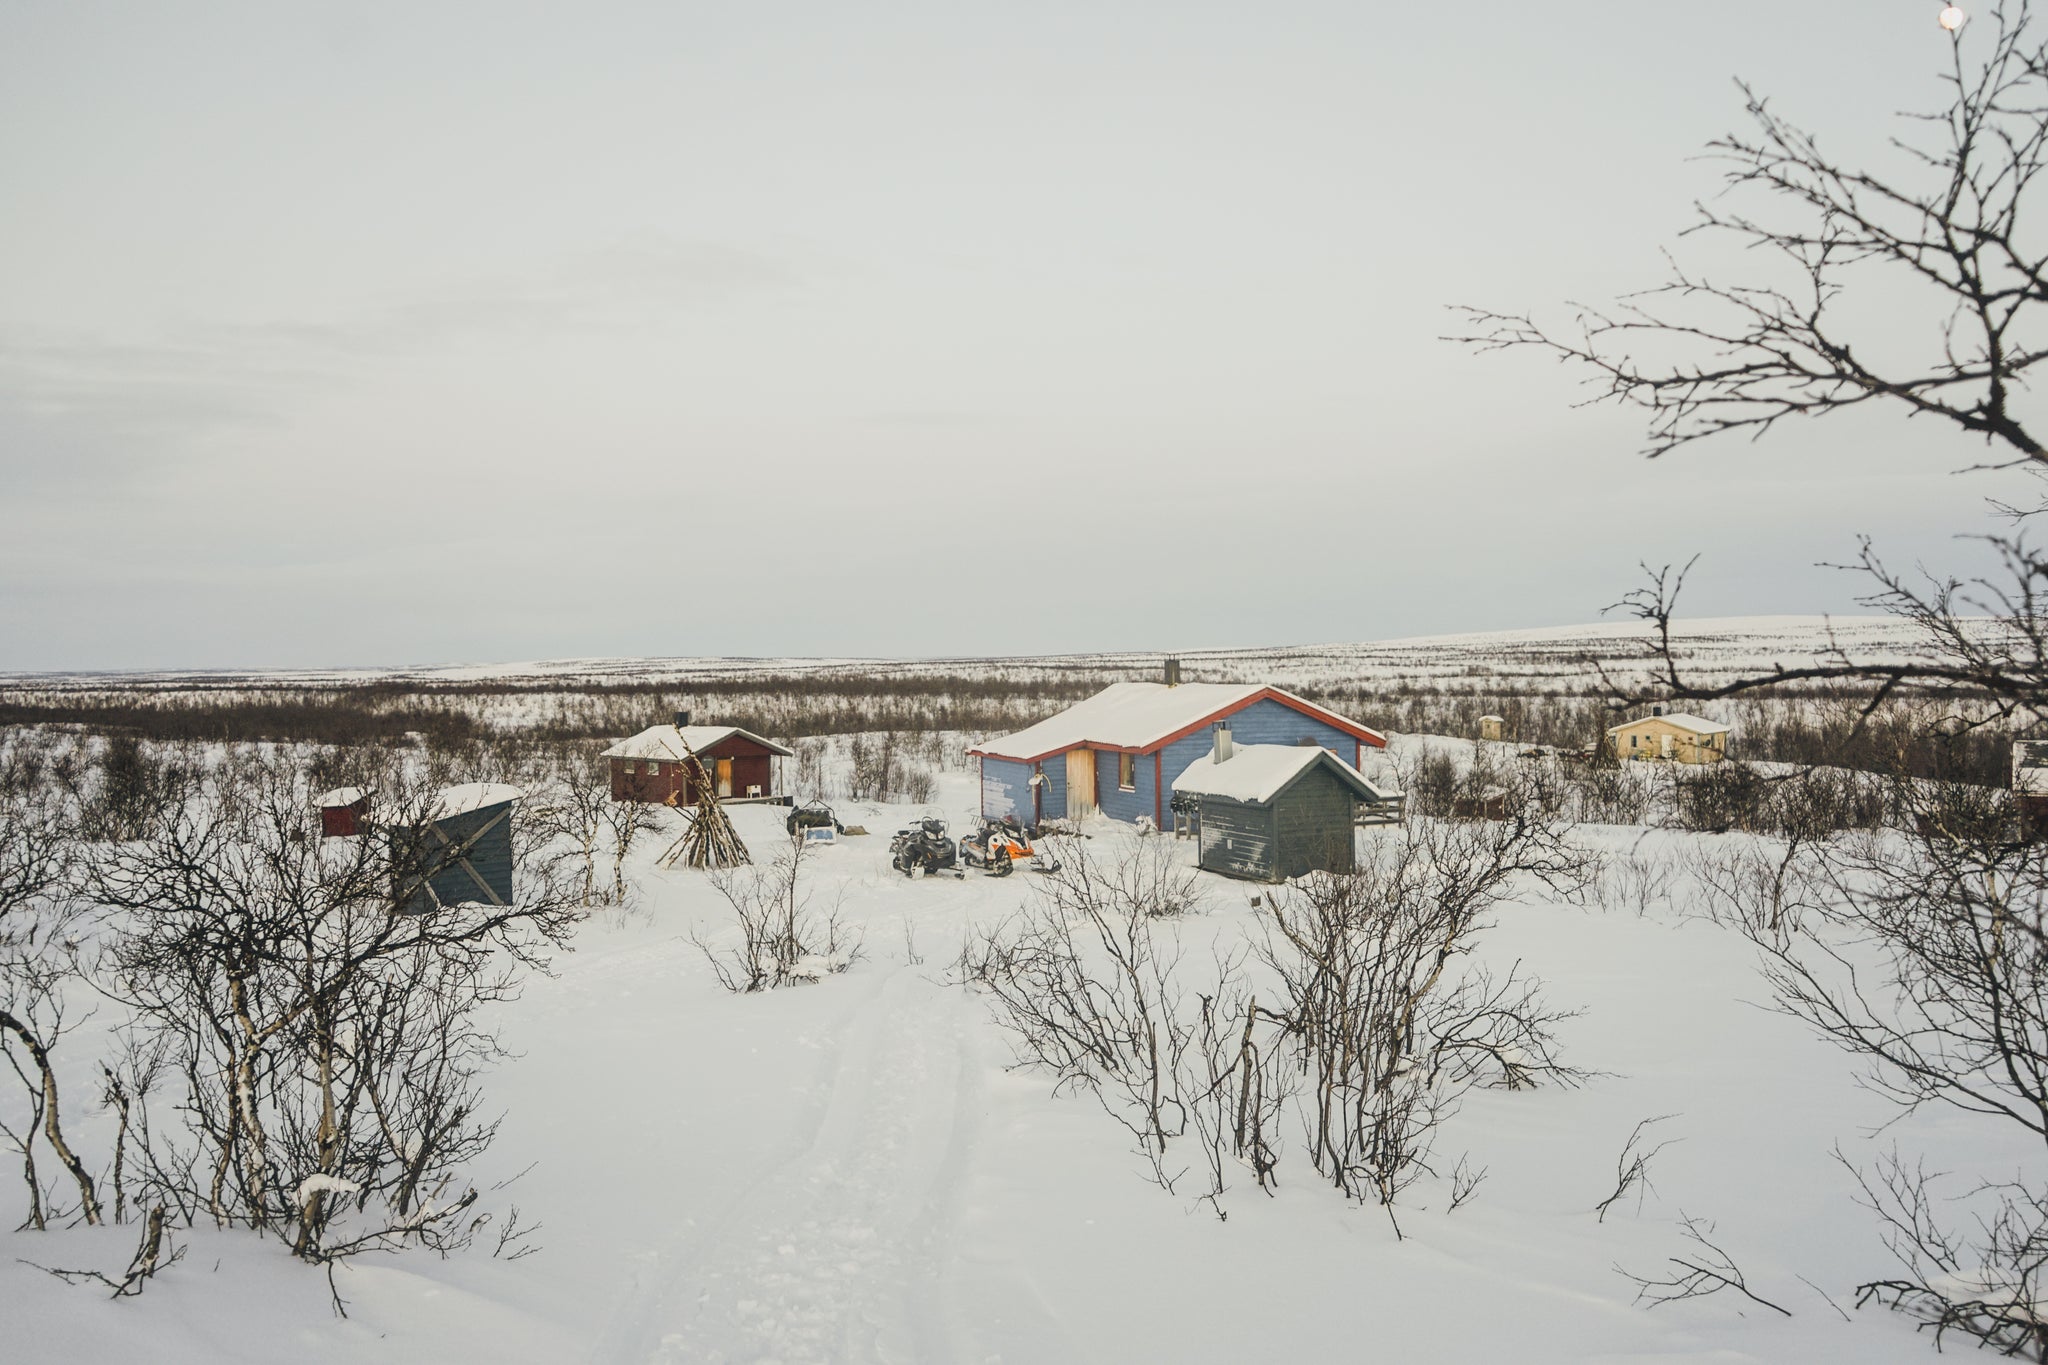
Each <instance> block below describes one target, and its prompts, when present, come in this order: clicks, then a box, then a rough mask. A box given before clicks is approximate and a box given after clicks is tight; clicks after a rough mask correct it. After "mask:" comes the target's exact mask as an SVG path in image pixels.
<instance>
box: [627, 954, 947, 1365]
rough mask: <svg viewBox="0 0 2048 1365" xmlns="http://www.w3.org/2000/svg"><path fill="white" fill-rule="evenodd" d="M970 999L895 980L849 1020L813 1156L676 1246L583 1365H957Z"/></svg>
mask: <svg viewBox="0 0 2048 1365" xmlns="http://www.w3.org/2000/svg"><path fill="white" fill-rule="evenodd" d="M836 984H838V983H834V982H829V981H828V982H826V983H825V984H824V985H823V986H821V987H818V988H816V989H826V990H829V989H833V988H834V986H835V985H836ZM806 989H809V988H806ZM964 1004H965V1002H963V1001H962V1000H961V999H960V998H959V997H958V996H957V995H956V994H955V993H953V992H950V991H946V990H943V989H940V988H938V987H935V986H934V985H932V984H931V983H930V982H929V981H927V980H925V979H924V978H923V977H921V976H920V975H918V974H917V973H916V972H915V971H914V970H911V969H908V968H902V969H898V970H896V971H895V972H893V973H892V974H891V975H889V976H888V977H887V978H886V979H885V980H884V981H883V983H882V985H881V986H880V988H879V989H878V990H877V991H875V993H874V994H873V996H872V997H871V998H870V999H869V1000H868V1001H867V1002H866V1003H865V1005H864V1006H863V1007H862V1009H861V1010H860V1011H859V1012H858V1013H857V1014H856V1015H855V1017H854V1018H853V1019H851V1020H850V1021H849V1026H848V1029H847V1032H846V1037H845V1041H844V1042H843V1043H842V1044H841V1046H840V1049H839V1055H838V1060H837V1063H836V1066H835V1068H834V1072H833V1076H832V1080H831V1083H830V1084H831V1089H830V1093H829V1097H828V1098H827V1100H826V1102H825V1104H824V1105H823V1107H822V1112H821V1113H820V1115H819V1118H818V1121H817V1124H816V1128H815V1130H814V1132H813V1135H812V1139H811V1143H810V1146H809V1147H808V1149H806V1150H805V1151H804V1152H802V1153H801V1154H800V1155H798V1156H796V1157H795V1158H793V1159H791V1160H789V1161H786V1162H784V1163H782V1164H781V1165H779V1166H777V1167H775V1168H773V1169H771V1170H770V1171H769V1172H768V1173H767V1174H766V1175H765V1176H763V1177H762V1178H761V1179H759V1180H757V1181H756V1182H755V1183H754V1184H753V1185H752V1186H751V1187H749V1188H748V1189H746V1190H744V1191H742V1192H741V1193H740V1194H739V1195H738V1196H737V1197H736V1198H735V1199H734V1200H733V1201H732V1202H731V1203H730V1204H729V1205H728V1206H727V1207H726V1208H725V1210H724V1211H723V1212H722V1213H721V1214H720V1215H719V1216H718V1218H717V1219H716V1220H715V1221H714V1222H713V1223H712V1224H711V1225H710V1226H709V1227H707V1228H703V1229H700V1230H698V1231H697V1232H695V1233H694V1234H693V1235H689V1236H686V1237H684V1238H681V1239H679V1241H678V1244H677V1245H676V1246H675V1247H674V1248H673V1249H672V1250H671V1251H670V1252H669V1253H668V1254H665V1255H664V1256H663V1257H662V1260H663V1261H664V1262H666V1263H667V1264H666V1265H664V1266H663V1267H662V1269H661V1270H659V1271H657V1272H656V1273H655V1275H654V1276H652V1277H651V1282H650V1283H648V1284H645V1285H643V1286H642V1288H641V1290H640V1291H639V1292H638V1293H637V1294H635V1295H634V1296H633V1297H632V1299H631V1300H630V1301H629V1302H628V1303H627V1304H625V1305H624V1306H622V1308H621V1309H620V1311H619V1312H618V1313H617V1314H616V1315H615V1316H614V1318H613V1321H612V1325H611V1329H610V1330H609V1331H608V1332H607V1333H606V1334H605V1336H604V1338H603V1339H602V1340H601V1341H600V1343H599V1345H598V1349H597V1351H596V1352H595V1353H594V1354H593V1356H592V1360H593V1365H600V1363H601V1365H641V1363H642V1362H649V1363H654V1362H659V1365H672V1363H675V1365H679V1363H680V1362H685V1361H688V1362H692V1363H693V1365H697V1363H699V1362H701V1363H702V1365H728V1363H730V1365H738V1362H759V1363H760V1365H767V1363H768V1362H777V1363H778V1365H799V1362H821V1361H835V1362H837V1361H846V1362H878V1363H879V1362H908V1361H921V1360H955V1359H961V1358H964V1357H963V1355H962V1353H961V1351H960V1349H958V1345H959V1343H958V1342H957V1339H956V1338H957V1335H958V1333H957V1331H956V1325H957V1324H958V1319H957V1318H956V1316H955V1315H954V1313H953V1312H952V1311H951V1310H950V1307H949V1305H948V1303H947V1299H948V1297H949V1295H948V1291H947V1280H948V1278H949V1277H948V1275H947V1273H946V1267H947V1263H948V1251H949V1243H950V1239H951V1233H952V1229H953V1227H954V1225H955V1223H956V1222H957V1219H956V1216H955V1215H956V1213H957V1208H958V1200H959V1195H960V1191H961V1188H962V1185H963V1183H964V1181H965V1180H966V1178H967V1171H968V1167H969V1164H970V1162H971V1160H972V1148H973V1145H974V1138H975V1130H976V1127H977V1125H978V1122H979V1114H978V1110H979V1104H980V1096H979V1084H978V1079H977V1070H978V1064H977V1062H976V1060H975V1057H974V1052H973V1049H972V1047H971V1045H970V1043H969V1041H968V1039H967V1036H966V1031H965V1023H966V1021H965V1020H963V1018H962V1017H961V1010H962V1008H963V1005H964Z"/></svg>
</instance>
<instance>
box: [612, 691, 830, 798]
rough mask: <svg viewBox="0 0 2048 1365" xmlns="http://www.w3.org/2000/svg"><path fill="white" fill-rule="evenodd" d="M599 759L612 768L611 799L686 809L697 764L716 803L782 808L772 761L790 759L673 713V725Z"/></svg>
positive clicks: (769, 743)
mask: <svg viewBox="0 0 2048 1365" xmlns="http://www.w3.org/2000/svg"><path fill="white" fill-rule="evenodd" d="M604 756H605V757H606V758H607V759H610V760H611V765H612V800H614V801H640V802H645V803H648V804H651V805H661V806H688V805H693V804H695V803H696V800H697V779H696V777H695V776H694V774H696V773H697V772H699V771H700V767H699V765H702V766H701V771H703V772H705V773H708V774H709V775H710V778H711V784H712V786H711V790H712V792H713V793H714V794H715V795H716V796H717V797H718V799H719V800H721V801H767V802H776V803H781V804H787V803H788V800H789V798H788V797H787V796H784V795H781V794H780V793H779V792H778V790H777V787H778V784H777V782H776V780H775V779H776V772H775V760H776V759H778V758H794V757H796V754H795V752H794V751H793V750H790V749H785V748H783V747H782V746H781V745H780V744H777V743H776V742H775V741H773V740H770V739H763V738H762V737H761V736H759V735H757V734H754V733H753V732H751V731H748V730H742V729H741V728H740V727H739V726H737V725H692V724H691V723H690V713H689V712H688V711H679V712H677V713H676V719H675V723H674V724H672V725H654V726H649V727H648V728H647V729H645V730H642V731H641V732H640V733H639V734H637V735H635V736H633V737H632V738H631V739H622V740H620V741H619V742H618V743H617V744H614V745H612V747H611V748H609V749H606V750H605V751H604Z"/></svg>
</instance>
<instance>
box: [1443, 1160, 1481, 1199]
mask: <svg viewBox="0 0 2048 1365" xmlns="http://www.w3.org/2000/svg"><path fill="white" fill-rule="evenodd" d="M1471 1161H1472V1158H1471V1155H1470V1154H1469V1153H1468V1154H1467V1155H1465V1156H1461V1157H1459V1158H1458V1164H1457V1165H1456V1166H1453V1167H1452V1168H1451V1203H1450V1207H1449V1208H1448V1209H1446V1210H1445V1212H1447V1213H1456V1212H1457V1211H1458V1210H1459V1209H1460V1208H1463V1207H1464V1206H1465V1204H1466V1203H1467V1202H1469V1201H1470V1200H1471V1198H1472V1196H1473V1195H1475V1194H1477V1193H1478V1192H1479V1187H1480V1186H1481V1185H1483V1184H1484V1183H1486V1174H1487V1171H1486V1167H1484V1166H1481V1167H1479V1168H1478V1169H1477V1170H1474V1169H1473V1167H1472V1165H1471Z"/></svg>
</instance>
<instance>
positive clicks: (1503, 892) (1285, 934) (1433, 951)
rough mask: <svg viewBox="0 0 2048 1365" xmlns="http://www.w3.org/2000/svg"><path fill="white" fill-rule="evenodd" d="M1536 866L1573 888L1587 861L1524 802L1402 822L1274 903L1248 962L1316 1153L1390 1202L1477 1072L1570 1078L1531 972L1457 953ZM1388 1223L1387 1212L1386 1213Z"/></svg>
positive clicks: (1356, 1185)
mask: <svg viewBox="0 0 2048 1365" xmlns="http://www.w3.org/2000/svg"><path fill="white" fill-rule="evenodd" d="M1524 878H1533V879H1536V880H1539V881H1542V882H1545V883H1547V884H1548V885H1550V886H1552V887H1553V888H1554V889H1557V890H1560V891H1566V892H1576V891H1579V890H1582V889H1583V887H1584V885H1585V881H1586V878H1587V864H1586V860H1585V858H1584V857H1583V855H1582V854H1580V853H1579V852H1578V851H1577V850H1576V849H1574V848H1572V847H1571V846H1570V845H1569V844H1568V843H1567V842H1566V841H1565V840H1564V838H1563V835H1562V831H1561V830H1560V829H1559V828H1558V827H1556V826H1554V825H1551V824H1549V823H1547V822H1545V821H1542V820H1541V819H1540V818H1535V817H1533V816H1532V814H1531V813H1530V812H1529V810H1528V809H1527V808H1526V807H1525V808H1523V809H1522V810H1521V811H1520V812H1518V813H1517V814H1516V816H1515V817H1514V818H1512V819H1510V820H1506V821H1499V822H1491V821H1489V822H1478V823H1469V822H1455V823H1454V822H1441V821H1430V820H1418V821H1412V822H1411V823H1410V826H1409V828H1408V831H1407V834H1406V837H1402V838H1396V839H1381V840H1379V841H1376V842H1375V843H1374V845H1373V846H1372V849H1371V851H1370V853H1369V855H1368V856H1367V857H1366V858H1365V859H1363V860H1362V862H1361V864H1360V867H1359V870H1358V872H1357V873H1356V874H1354V875H1351V876H1345V877H1331V876H1317V877H1310V878H1305V879H1303V881H1302V882H1301V883H1300V884H1299V885H1298V887H1296V888H1294V889H1292V890H1291V891H1288V892H1283V893H1281V894H1278V895H1276V896H1275V897H1274V898H1273V901H1272V918H1271V924H1270V927H1269V931H1268V933H1267V934H1266V937H1265V939H1264V941H1263V943H1262V944H1261V945H1260V946H1259V947H1258V949H1257V953H1258V957H1259V959H1260V960H1261V961H1262V962H1263V963H1264V964H1265V966H1266V967H1267V968H1268V970H1269V971H1270V972H1271V973H1272V974H1273V976H1274V977H1276V978H1277V979H1278V981H1279V982H1280V994H1279V998H1278V999H1277V1000H1276V1001H1275V1003H1274V1006H1273V1008H1272V1017H1273V1018H1274V1019H1275V1020H1276V1021H1278V1023H1279V1024H1280V1026H1281V1028H1282V1029H1283V1031H1284V1032H1285V1034H1286V1035H1287V1038H1288V1042H1289V1045H1290V1047H1291V1048H1292V1049H1293V1052H1294V1057H1295V1063H1296V1065H1298V1066H1299V1067H1300V1069H1301V1073H1302V1077H1303V1094H1302V1098H1301V1101H1300V1109H1301V1111H1302V1112H1303V1115H1304V1118H1305V1120H1306V1124H1307V1129H1308V1152H1309V1159H1310V1161H1311V1163H1312V1164H1313V1165H1314V1166H1315V1169H1316V1170H1317V1172H1318V1173H1320V1174H1321V1175H1322V1176H1323V1177H1324V1178H1325V1179H1327V1180H1329V1181H1330V1182H1331V1183H1333V1184H1335V1185H1336V1186H1337V1187H1338V1188H1339V1189H1341V1190H1343V1191H1344V1193H1345V1194H1347V1195H1349V1196H1351V1197H1353V1198H1358V1199H1365V1198H1371V1199H1372V1200H1374V1201H1375V1202H1377V1203H1378V1204H1380V1205H1381V1206H1382V1207H1385V1208H1386V1209H1387V1210H1388V1216H1389V1217H1390V1218H1391V1217H1392V1216H1393V1214H1392V1206H1393V1204H1394V1202H1395V1200H1396V1199H1397V1198H1398V1196H1399V1195H1400V1193H1401V1192H1402V1191H1403V1190H1404V1189H1406V1188H1407V1187H1408V1185H1409V1184H1411V1183H1412V1182H1413V1181H1414V1180H1415V1179H1416V1178H1417V1177H1418V1176H1420V1175H1423V1174H1425V1173H1428V1172H1429V1171H1430V1165H1429V1158H1430V1154H1431V1150H1432V1147H1433V1144H1434V1141H1435V1134H1436V1130H1437V1128H1438V1127H1439V1126H1440V1125H1441V1124H1442V1123H1443V1121H1444V1120H1445V1119H1446V1118H1448V1117H1449V1116H1450V1115H1451V1114H1452V1113H1453V1112H1455V1110H1456V1106H1457V1100H1458V1096H1459V1095H1460V1094H1461V1093H1462V1092H1463V1091H1464V1090H1466V1089H1468V1088H1469V1087H1470V1086H1472V1085H1476V1084H1486V1083H1496V1084H1502V1085H1507V1086H1511V1087H1516V1086H1521V1085H1525V1084H1531V1083H1533V1082H1534V1081H1535V1079H1536V1078H1538V1077H1548V1078H1550V1079H1554V1080H1560V1081H1566V1082H1570V1081H1572V1080H1575V1079H1576V1078H1577V1073H1576V1072H1573V1071H1572V1070H1570V1069H1569V1068H1566V1067H1564V1066H1563V1065H1562V1064H1560V1063H1559V1062H1558V1061H1557V1058H1556V1052H1555V1046H1554V1039H1553V1036H1552V1029H1553V1027H1554V1026H1555V1024H1556V1023H1557V1022H1558V1021H1559V1020H1561V1019H1562V1018H1565V1017H1568V1016H1566V1015H1564V1014H1561V1013H1558V1012H1554V1011H1550V1010H1548V1009H1546V1008H1544V1007H1543V1005H1542V1004H1541V999H1540V992H1539V988H1538V986H1537V983H1534V982H1526V981H1522V980H1521V979H1520V978H1519V977H1518V975H1517V973H1515V972H1513V971H1511V972H1510V973H1509V974H1508V976H1507V978H1506V979H1504V980H1502V981H1499V982H1496V981H1495V980H1494V979H1493V978H1492V977H1491V975H1490V974H1488V973H1486V972H1484V971H1482V970H1478V969H1467V968H1465V967H1464V966H1463V965H1462V964H1461V963H1460V962H1459V959H1461V958H1462V957H1463V954H1464V952H1465V951H1466V949H1467V948H1468V946H1469V942H1470V939H1471V938H1472V936H1473V935H1475V934H1476V933H1478V932H1480V931H1481V929H1483V927H1484V923H1485V920H1484V917H1485V915H1486V913H1487V911H1489V910H1490V909H1491V908H1492V907H1493V906H1494V905H1496V904H1497V903H1498V902H1499V901H1500V900H1501V899H1503V898H1504V897H1506V896H1507V895H1508V894H1509V893H1510V891H1511V889H1512V888H1513V887H1514V886H1515V885H1516V883H1517V882H1518V881H1520V880H1522V879H1524ZM1395 1226H1396V1228H1397V1229H1398V1227H1399V1224H1398V1222H1397V1223H1396V1224H1395Z"/></svg>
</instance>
